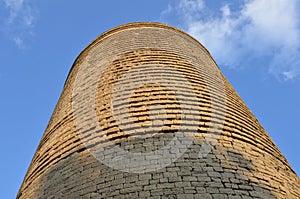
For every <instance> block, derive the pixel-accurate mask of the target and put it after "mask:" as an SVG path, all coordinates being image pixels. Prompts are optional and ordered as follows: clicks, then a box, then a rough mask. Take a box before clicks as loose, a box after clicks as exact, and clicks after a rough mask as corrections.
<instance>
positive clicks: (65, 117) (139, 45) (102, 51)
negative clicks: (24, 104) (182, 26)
mask: <svg viewBox="0 0 300 199" xmlns="http://www.w3.org/2000/svg"><path fill="white" fill-rule="evenodd" d="M17 198H24V199H28V198H268V199H270V198H300V181H299V178H298V176H297V175H296V174H295V172H294V171H293V170H292V168H291V167H290V165H289V164H288V162H287V161H286V159H285V158H284V156H283V155H282V153H281V152H280V151H279V150H278V148H277V147H276V146H275V144H274V143H273V141H272V140H271V139H270V137H269V135H268V134H267V133H266V131H265V130H264V129H263V127H262V126H261V125H260V124H259V122H258V121H257V119H256V118H255V116H254V115H253V114H252V113H251V111H250V110H249V109H248V108H247V106H246V105H245V104H244V102H243V101H242V100H241V98H240V97H239V96H238V94H237V93H236V92H235V90H234V89H233V88H232V87H231V85H230V84H229V83H228V81H227V80H226V79H225V78H224V76H223V75H222V74H221V72H220V70H219V68H218V66H217V65H216V63H215V62H214V60H213V58H212V57H211V55H210V54H209V52H208V51H207V50H206V49H205V48H204V47H203V46H202V45H201V44H200V43H199V42H197V41H196V40H195V39H194V38H192V37H191V36H189V35H187V34H186V33H184V32H182V31H180V30H178V29H176V28H173V27H170V26H167V25H164V24H160V23H132V24H127V25H123V26H120V27H117V28H114V29H112V30H109V31H107V32H105V33H103V34H102V35H100V36H99V37H98V38H96V40H94V41H93V42H92V43H91V44H90V45H89V46H88V47H87V48H86V49H85V50H83V52H82V53H81V54H80V55H79V56H78V58H77V59H76V61H75V62H74V64H73V66H72V69H71V71H70V73H69V76H68V78H67V80H66V83H65V86H64V89H63V92H62V94H61V97H60V99H59V101H58V103H57V106H56V108H55V110H54V112H53V115H52V117H51V119H50V122H49V124H48V126H47V128H46V131H45V133H44V135H43V137H42V139H41V142H40V144H39V146H38V148H37V151H36V153H35V155H34V157H33V159H32V162H31V164H30V167H29V169H28V172H27V174H26V176H25V179H24V181H23V184H22V186H21V188H20V190H19V193H18V195H17Z"/></svg>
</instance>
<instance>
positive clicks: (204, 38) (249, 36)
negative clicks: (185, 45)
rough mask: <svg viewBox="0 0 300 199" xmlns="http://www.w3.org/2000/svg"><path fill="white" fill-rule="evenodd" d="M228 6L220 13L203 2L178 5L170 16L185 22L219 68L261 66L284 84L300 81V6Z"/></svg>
mask: <svg viewBox="0 0 300 199" xmlns="http://www.w3.org/2000/svg"><path fill="white" fill-rule="evenodd" d="M230 2H232V1H224V2H223V5H222V6H221V7H219V9H218V10H215V9H210V8H209V7H208V6H207V5H206V3H207V1H206V2H205V1H204V0H179V3H178V4H177V5H176V6H174V7H173V8H172V9H171V8H168V9H169V10H176V12H177V14H179V15H180V16H181V17H182V18H183V23H184V25H185V27H186V30H187V31H188V32H189V33H190V34H191V35H193V36H194V37H196V38H197V39H198V40H199V41H200V42H201V43H203V44H204V45H205V46H206V47H207V48H208V49H209V50H210V52H211V53H212V54H213V56H214V57H215V58H216V60H217V62H218V63H219V64H221V65H226V66H230V67H237V66H239V65H245V61H246V62H247V63H250V64H248V65H251V64H252V65H253V64H257V63H258V62H259V63H263V64H264V66H266V67H267V70H268V72H269V73H271V74H274V75H276V76H277V77H280V78H282V79H284V80H290V79H295V78H299V77H300V58H299V57H300V15H299V13H298V12H297V10H299V9H300V3H299V1H298V0H276V1H270V0H244V1H240V4H239V5H232V4H230Z"/></svg>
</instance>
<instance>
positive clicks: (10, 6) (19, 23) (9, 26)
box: [2, 0, 37, 49]
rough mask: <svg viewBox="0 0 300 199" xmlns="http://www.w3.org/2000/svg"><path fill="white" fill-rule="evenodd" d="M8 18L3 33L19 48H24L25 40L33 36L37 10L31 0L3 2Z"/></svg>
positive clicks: (7, 0)
mask: <svg viewBox="0 0 300 199" xmlns="http://www.w3.org/2000/svg"><path fill="white" fill-rule="evenodd" d="M2 1H3V3H4V7H5V9H6V10H7V11H8V16H7V19H6V21H5V22H4V23H5V24H3V25H2V31H4V32H6V33H7V35H8V38H9V39H10V40H12V41H13V42H14V43H15V44H16V46H17V47H18V48H21V49H22V48H24V47H25V44H24V39H25V38H26V37H28V36H32V35H34V34H33V28H34V26H35V22H36V13H37V12H36V10H35V9H34V7H33V6H32V4H31V3H32V2H30V1H29V0H2Z"/></svg>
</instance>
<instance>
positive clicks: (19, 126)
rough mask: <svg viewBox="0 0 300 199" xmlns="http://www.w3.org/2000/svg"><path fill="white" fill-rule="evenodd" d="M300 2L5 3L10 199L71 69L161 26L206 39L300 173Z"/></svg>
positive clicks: (4, 171)
mask: <svg viewBox="0 0 300 199" xmlns="http://www.w3.org/2000/svg"><path fill="white" fill-rule="evenodd" d="M299 8H300V2H299V1H298V0H273V1H269V0H230V1H220V0H209V1H204V0H152V1H140V0H131V1H121V0H110V1H96V0H90V1H71V0H64V1H53V0H52V1H46V0H44V1H37V0H30V1H29V0H0V50H1V54H0V88H1V91H2V95H1V98H0V108H1V109H0V110H1V115H0V124H1V126H0V133H1V138H2V139H1V145H0V153H1V164H0V173H1V174H0V176H1V178H0V179H1V180H0V192H1V193H0V195H1V198H15V196H16V194H17V191H18V189H19V187H20V185H21V183H22V180H23V178H24V175H25V173H26V171H27V168H28V166H29V163H30V161H31V158H32V157H33V154H34V152H35V149H36V148H37V145H38V143H39V140H40V139H41V136H42V134H43V132H44V130H45V128H46V125H47V123H48V121H49V119H50V117H51V114H52V111H53V109H54V106H55V105H56V103H57V100H58V98H59V95H60V92H61V91H62V88H63V84H64V81H65V79H66V77H67V75H68V72H69V69H70V67H71V65H72V63H73V61H74V60H75V58H76V57H77V55H78V54H79V53H80V51H81V50H83V48H84V47H85V46H87V44H88V43H89V42H91V41H92V40H93V39H94V38H95V37H96V36H97V35H99V34H101V33H102V32H103V31H106V30H108V29H110V28H112V27H115V26H117V25H121V24H124V23H128V22H134V21H158V22H163V23H167V24H170V25H173V26H176V27H178V28H181V29H183V30H185V31H187V32H188V33H190V34H192V35H193V36H194V37H196V38H197V39H198V40H199V41H200V42H201V43H203V44H204V45H205V46H206V47H207V48H208V49H209V51H210V52H211V53H212V55H213V56H214V57H215V59H216V61H217V63H218V65H219V66H220V68H221V70H222V72H223V73H224V74H225V76H226V77H227V79H228V80H229V81H230V82H231V84H232V85H233V87H234V88H235V89H236V90H237V91H238V93H239V95H240V96H241V97H242V99H243V100H244V101H245V102H246V104H247V105H248V107H249V108H250V109H251V110H252V112H253V113H254V114H255V115H256V117H257V118H258V120H259V121H260V122H261V124H262V125H263V126H264V128H265V129H266V130H267V132H268V133H269V134H270V136H271V138H272V139H273V140H274V142H275V143H276V144H277V146H278V147H279V148H280V150H281V151H282V152H283V154H284V155H285V157H286V158H287V159H288V161H289V163H290V164H291V165H292V167H293V168H294V170H295V171H296V172H297V173H298V175H299V174H300V158H299V155H298V154H299V152H300V144H299V140H300V134H299V127H298V124H299V123H300V119H299V118H300V117H299V116H298V113H299V111H300V105H299V102H300V58H299V57H300V56H299V55H300V16H299V13H298V12H297V10H299Z"/></svg>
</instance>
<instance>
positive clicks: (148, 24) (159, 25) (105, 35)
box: [65, 22, 218, 83]
mask: <svg viewBox="0 0 300 199" xmlns="http://www.w3.org/2000/svg"><path fill="white" fill-rule="evenodd" d="M135 28H162V29H169V30H173V31H176V32H179V33H181V34H183V35H185V36H187V37H189V38H190V39H192V40H193V41H195V42H196V43H197V44H198V45H199V46H200V47H201V48H203V50H204V51H205V52H206V53H207V54H208V56H209V57H211V59H212V60H213V61H214V62H215V64H216V66H217V67H218V64H217V63H216V61H215V60H214V58H213V57H212V55H211V54H210V52H209V51H208V50H207V48H206V47H205V46H204V45H203V44H202V43H201V42H200V41H198V40H197V39H196V38H194V37H193V36H191V35H189V34H188V33H186V32H185V31H183V30H181V29H179V28H176V27H174V26H171V25H168V24H165V23H161V22H130V23H126V24H122V25H119V26H116V27H114V28H111V29H108V30H107V31H104V32H103V33H101V34H100V35H98V36H97V37H96V38H95V39H94V40H93V41H92V42H90V43H89V44H88V45H87V46H86V47H85V48H84V49H83V50H82V51H81V52H80V53H79V55H78V56H77V57H76V59H75V61H74V63H73V64H72V67H71V69H70V70H69V73H68V77H69V75H70V73H71V72H72V69H73V68H74V66H75V64H76V63H78V61H79V60H80V59H81V58H84V57H85V55H86V54H87V53H88V52H89V50H90V49H92V48H93V46H95V45H97V44H98V43H99V42H101V41H103V40H104V39H106V38H108V37H110V36H112V35H113V34H116V33H118V32H122V31H125V30H128V29H135ZM68 77H67V79H68ZM67 79H66V81H67ZM65 83H66V82H65Z"/></svg>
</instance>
